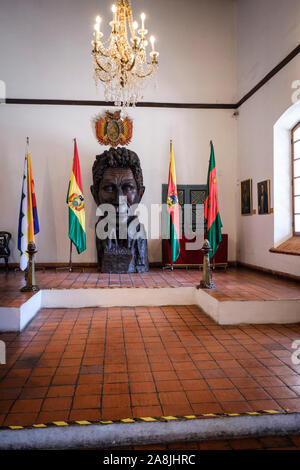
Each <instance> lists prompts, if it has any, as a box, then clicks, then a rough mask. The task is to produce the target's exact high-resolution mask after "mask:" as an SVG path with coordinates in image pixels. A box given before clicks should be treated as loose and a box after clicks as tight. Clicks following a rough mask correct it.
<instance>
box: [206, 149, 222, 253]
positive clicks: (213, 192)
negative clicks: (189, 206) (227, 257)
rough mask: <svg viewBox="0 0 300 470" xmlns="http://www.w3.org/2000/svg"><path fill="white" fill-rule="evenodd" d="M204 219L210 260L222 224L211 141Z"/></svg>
mask: <svg viewBox="0 0 300 470" xmlns="http://www.w3.org/2000/svg"><path fill="white" fill-rule="evenodd" d="M204 217H205V219H206V221H207V229H206V230H207V235H208V241H209V243H210V247H211V252H210V254H209V256H210V258H212V257H213V256H214V255H215V253H216V251H217V249H218V247H219V245H220V243H221V240H222V233H221V227H222V222H221V217H220V213H219V208H218V190H217V176H216V163H215V152H214V146H213V143H212V141H210V159H209V167H208V175H207V187H206V199H205V203H204Z"/></svg>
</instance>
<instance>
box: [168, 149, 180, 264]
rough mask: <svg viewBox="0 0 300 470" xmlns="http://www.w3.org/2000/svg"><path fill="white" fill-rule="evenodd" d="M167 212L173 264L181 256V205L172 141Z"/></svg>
mask: <svg viewBox="0 0 300 470" xmlns="http://www.w3.org/2000/svg"><path fill="white" fill-rule="evenodd" d="M167 210H168V212H169V214H170V224H171V226H170V244H171V262H172V263H174V262H175V261H176V260H177V259H178V256H179V255H180V243H179V203H178V195H177V186H176V174H175V161H174V152H173V143H172V141H170V168H169V182H168V195H167Z"/></svg>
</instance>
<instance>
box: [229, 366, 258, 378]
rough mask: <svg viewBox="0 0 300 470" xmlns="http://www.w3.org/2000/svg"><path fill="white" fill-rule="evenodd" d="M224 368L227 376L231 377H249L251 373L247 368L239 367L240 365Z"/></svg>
mask: <svg viewBox="0 0 300 470" xmlns="http://www.w3.org/2000/svg"><path fill="white" fill-rule="evenodd" d="M222 370H223V372H224V374H225V376H226V377H229V378H230V379H231V378H232V377H235V378H241V377H249V376H250V375H251V374H250V373H249V372H248V371H247V370H245V369H243V368H238V367H234V368H228V369H222ZM248 370H249V369H248Z"/></svg>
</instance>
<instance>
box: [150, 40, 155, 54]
mask: <svg viewBox="0 0 300 470" xmlns="http://www.w3.org/2000/svg"><path fill="white" fill-rule="evenodd" d="M150 42H151V46H152V51H153V52H154V43H155V37H154V36H151V37H150Z"/></svg>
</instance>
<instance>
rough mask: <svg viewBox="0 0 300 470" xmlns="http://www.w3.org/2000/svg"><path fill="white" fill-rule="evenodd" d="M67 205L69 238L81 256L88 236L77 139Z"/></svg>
mask: <svg viewBox="0 0 300 470" xmlns="http://www.w3.org/2000/svg"><path fill="white" fill-rule="evenodd" d="M67 204H68V206H69V238H70V240H71V241H72V242H73V243H74V245H75V246H76V248H77V252H78V254H80V253H82V252H83V251H84V250H85V249H86V235H85V207H84V197H83V191H82V182H81V172H80V165H79V157H78V150H77V143H76V139H74V158H73V167H72V172H71V177H70V182H69V188H68V195H67Z"/></svg>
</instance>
